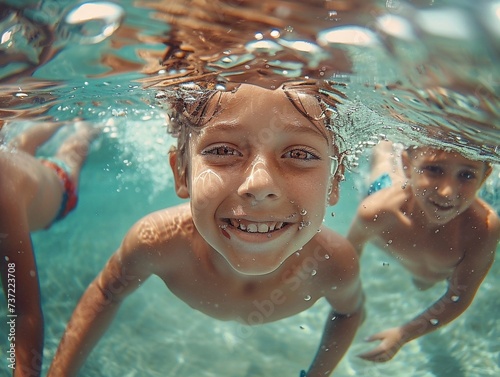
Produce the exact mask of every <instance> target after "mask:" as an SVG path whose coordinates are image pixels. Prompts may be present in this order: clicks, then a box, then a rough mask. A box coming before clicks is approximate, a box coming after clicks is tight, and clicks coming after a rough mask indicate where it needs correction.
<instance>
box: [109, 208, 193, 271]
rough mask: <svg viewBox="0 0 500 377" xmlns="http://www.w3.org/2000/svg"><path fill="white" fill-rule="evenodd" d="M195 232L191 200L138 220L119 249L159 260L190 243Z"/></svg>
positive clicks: (124, 254) (132, 256)
mask: <svg viewBox="0 0 500 377" xmlns="http://www.w3.org/2000/svg"><path fill="white" fill-rule="evenodd" d="M194 232H195V228H194V224H193V221H192V217H191V211H190V208H189V204H181V205H178V206H175V207H170V208H166V209H163V210H159V211H156V212H152V213H150V214H148V215H146V216H144V217H143V218H141V219H140V220H138V221H137V222H136V223H135V224H134V225H133V226H132V227H131V228H130V230H129V231H128V232H127V234H126V235H125V237H124V239H123V242H122V245H121V246H120V249H119V253H120V254H121V255H122V257H126V258H129V259H137V258H141V259H142V260H144V261H145V260H148V261H150V262H151V263H156V262H158V261H159V260H161V259H165V258H169V255H172V254H174V253H175V252H177V251H178V250H181V249H185V248H186V247H188V245H189V242H190V239H191V238H192V237H193V234H194Z"/></svg>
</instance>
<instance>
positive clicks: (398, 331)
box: [359, 231, 498, 362]
mask: <svg viewBox="0 0 500 377" xmlns="http://www.w3.org/2000/svg"><path fill="white" fill-rule="evenodd" d="M496 234H497V235H496V236H493V237H492V236H490V237H484V238H483V242H481V243H478V244H476V246H477V249H475V250H471V249H469V250H468V252H466V255H465V257H464V259H463V260H462V261H461V262H460V264H459V265H458V266H457V267H456V268H455V270H454V272H453V274H452V276H451V277H450V281H449V284H448V289H447V290H446V293H445V294H444V295H443V296H442V297H441V298H440V299H439V300H438V301H436V302H435V303H434V304H433V305H432V306H430V307H429V308H428V309H427V310H425V311H424V312H423V313H421V314H420V315H418V316H417V317H416V318H414V319H413V320H411V321H409V322H408V323H406V324H404V325H402V326H399V327H395V328H391V329H387V330H385V331H382V332H380V333H377V334H375V335H372V336H371V337H370V338H369V339H368V341H374V340H381V343H380V344H379V345H378V346H377V347H375V348H374V349H373V350H371V351H369V352H366V353H363V354H361V355H359V356H360V357H361V358H363V359H366V360H370V361H378V362H383V361H387V360H390V359H391V358H392V357H393V356H394V355H395V354H396V353H397V352H398V351H399V349H400V348H401V347H402V346H403V345H404V344H405V343H407V342H409V341H411V340H413V339H416V338H419V337H421V336H423V335H425V334H427V333H430V332H432V331H435V330H437V329H438V328H440V327H442V326H445V325H446V324H448V323H450V322H451V321H453V320H454V319H455V318H457V317H458V316H460V315H461V314H462V313H463V312H464V311H465V310H466V309H467V308H468V307H469V305H470V304H471V303H472V300H473V299H474V296H475V294H476V292H477V290H478V289H479V287H480V285H481V283H482V281H483V280H484V278H485V277H486V275H487V273H488V271H489V269H490V267H491V265H492V264H493V261H494V255H495V249H496V245H497V244H498V231H497V232H496ZM485 238H486V239H485Z"/></svg>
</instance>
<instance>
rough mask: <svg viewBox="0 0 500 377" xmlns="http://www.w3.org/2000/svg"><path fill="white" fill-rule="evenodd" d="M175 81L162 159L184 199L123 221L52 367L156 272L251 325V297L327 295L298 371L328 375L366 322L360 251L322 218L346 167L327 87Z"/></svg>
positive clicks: (283, 302) (193, 300)
mask: <svg viewBox="0 0 500 377" xmlns="http://www.w3.org/2000/svg"><path fill="white" fill-rule="evenodd" d="M183 90H184V91H185V93H184V95H180V96H178V97H176V96H175V95H173V96H172V97H170V98H169V99H170V102H171V110H172V111H171V114H170V125H169V126H170V132H171V133H172V134H173V135H175V136H177V137H178V145H177V148H174V149H173V150H171V153H170V165H171V168H172V170H173V174H174V180H175V189H176V193H177V195H178V196H179V197H180V198H185V199H188V198H189V203H186V204H181V205H179V206H176V207H173V208H167V209H163V210H160V211H157V212H154V213H151V214H149V215H147V216H145V217H144V218H143V219H141V220H139V221H138V222H137V223H136V224H135V225H134V226H133V227H132V228H131V229H130V230H129V232H128V233H127V235H126V236H125V238H124V239H123V242H122V244H121V245H120V247H119V248H118V250H117V251H116V252H115V253H114V255H112V257H111V258H110V259H109V261H108V263H107V264H106V266H105V267H104V269H103V270H102V271H101V273H100V274H99V275H98V276H97V277H96V279H95V280H94V281H93V282H92V283H91V284H90V286H89V287H88V289H87V290H86V292H85V293H84V295H83V297H82V298H81V300H80V302H79V303H78V305H77V307H76V309H75V311H74V313H73V315H72V318H71V319H70V321H69V324H68V326H67V329H66V331H65V334H64V336H63V338H62V340H61V343H60V346H59V348H58V351H57V352H56V355H55V357H54V360H53V363H52V365H51V368H50V370H49V376H51V377H54V376H64V377H68V376H74V375H76V373H77V371H78V369H79V368H80V367H81V365H82V364H83V363H84V361H85V359H86V358H87V356H88V354H89V353H90V352H91V350H92V348H93V347H94V345H95V344H96V343H97V341H98V340H99V339H100V338H101V336H102V335H103V333H104V332H105V331H106V329H107V328H108V326H109V325H110V323H111V322H112V320H113V317H114V316H115V314H116V312H117V310H118V308H119V306H120V303H121V302H122V301H123V300H124V299H125V298H126V297H127V296H128V295H129V294H130V293H132V292H133V291H135V289H136V288H138V287H139V286H140V285H141V284H143V282H144V281H145V280H146V279H147V278H148V277H150V276H151V275H153V274H154V275H157V276H158V277H160V278H161V279H162V280H163V281H164V282H165V284H166V285H167V287H168V288H169V289H170V291H172V292H173V293H174V294H175V295H176V296H177V297H179V298H180V299H181V300H183V301H184V302H186V303H187V304H188V305H190V306H191V307H192V308H194V309H196V310H199V311H201V312H203V313H205V314H207V315H209V316H211V317H213V318H217V319H220V320H235V321H240V322H243V323H245V324H249V325H252V324H256V323H255V321H254V319H253V315H254V314H255V311H256V303H259V304H264V303H265V305H267V307H268V308H269V310H267V311H266V313H265V315H261V319H260V320H259V321H258V322H259V323H266V322H272V321H277V320H280V319H282V318H286V317H289V316H292V315H295V314H297V313H300V312H302V311H304V310H307V309H309V308H310V307H311V306H312V305H313V304H314V303H315V302H316V301H317V300H319V299H320V298H325V299H326V301H327V302H328V303H329V304H330V305H331V307H332V308H331V311H330V313H329V315H328V317H327V319H326V325H325V328H324V332H323V336H322V339H321V344H320V347H319V349H318V351H317V354H316V356H315V358H314V360H313V362H312V364H311V365H310V367H309V369H308V371H307V374H306V375H307V376H309V377H316V376H317V377H319V376H325V375H329V374H330V373H331V372H332V371H333V370H334V368H335V367H336V365H337V364H338V363H339V361H340V360H341V358H342V356H343V355H344V353H345V352H346V350H347V349H348V347H349V345H350V344H351V342H352V339H353V337H354V335H355V333H356V330H357V328H358V326H359V325H360V323H361V321H362V318H363V293H362V287H361V282H360V280H359V265H358V257H357V255H356V252H355V250H354V249H353V247H352V246H351V245H350V244H349V242H347V240H346V239H345V238H343V237H341V236H340V235H339V234H337V233H336V232H334V231H333V230H330V229H328V228H326V227H324V226H323V225H322V223H323V219H324V215H325V211H326V208H327V206H328V205H334V204H335V203H336V202H337V200H338V190H339V187H338V185H339V181H340V179H341V178H342V172H343V169H344V166H343V161H342V158H341V156H340V155H339V154H340V153H339V149H338V144H339V143H340V140H338V138H337V136H336V135H335V133H334V132H331V130H332V129H334V127H333V123H332V122H333V119H332V118H331V117H329V116H328V110H329V109H330V110H331V106H330V105H328V98H327V97H328V96H326V95H324V94H321V93H320V91H319V90H318V85H317V83H316V82H304V83H300V84H297V85H293V84H286V85H282V86H280V87H279V88H277V89H275V90H270V89H264V88H262V87H260V86H256V85H251V84H240V85H239V86H238V87H237V88H236V89H234V90H232V91H226V92H222V91H218V90H206V91H202V90H198V89H196V88H194V89H193V90H189V87H188V86H185V88H184V89H183ZM339 162H340V163H339ZM311 266H314V267H311ZM305 298H307V299H305ZM302 375H304V372H302Z"/></svg>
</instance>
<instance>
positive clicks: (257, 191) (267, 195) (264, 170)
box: [238, 158, 281, 201]
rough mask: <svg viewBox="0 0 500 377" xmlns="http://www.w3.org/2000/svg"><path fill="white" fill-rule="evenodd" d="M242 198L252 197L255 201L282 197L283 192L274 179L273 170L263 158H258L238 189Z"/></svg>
mask: <svg viewBox="0 0 500 377" xmlns="http://www.w3.org/2000/svg"><path fill="white" fill-rule="evenodd" d="M238 194H239V195H241V196H247V197H252V198H254V200H257V201H261V200H265V199H275V198H278V197H279V196H281V190H280V188H279V186H278V185H277V182H276V177H273V175H272V171H271V169H270V168H269V167H268V166H267V164H266V162H265V160H264V159H262V158H257V159H256V160H255V161H254V162H253V163H252V165H251V166H250V167H248V173H247V175H246V178H245V181H244V182H243V183H242V184H241V186H240V187H239V188H238Z"/></svg>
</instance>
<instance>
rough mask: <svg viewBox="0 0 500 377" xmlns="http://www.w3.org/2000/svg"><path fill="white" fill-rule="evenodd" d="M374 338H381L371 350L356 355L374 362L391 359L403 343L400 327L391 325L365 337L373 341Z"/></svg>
mask: <svg viewBox="0 0 500 377" xmlns="http://www.w3.org/2000/svg"><path fill="white" fill-rule="evenodd" d="M374 340H381V341H382V342H381V343H380V344H379V345H378V346H377V347H375V348H374V349H373V350H371V351H368V352H365V353H362V354H361V355H358V356H359V357H360V358H362V359H365V360H369V361H375V362H384V361H388V360H390V359H392V358H393V357H394V355H395V354H396V353H397V352H398V351H399V349H400V348H401V347H402V346H403V345H404V344H405V341H404V336H403V333H402V331H401V328H400V327H393V328H391V329H387V330H384V331H381V332H379V333H377V334H375V335H372V336H370V337H369V338H368V339H366V341H367V342H373V341H374Z"/></svg>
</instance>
